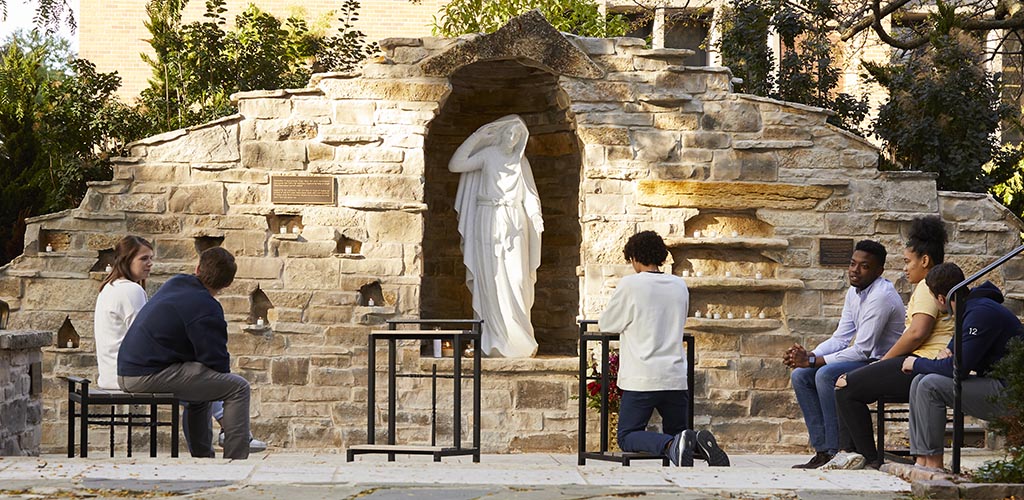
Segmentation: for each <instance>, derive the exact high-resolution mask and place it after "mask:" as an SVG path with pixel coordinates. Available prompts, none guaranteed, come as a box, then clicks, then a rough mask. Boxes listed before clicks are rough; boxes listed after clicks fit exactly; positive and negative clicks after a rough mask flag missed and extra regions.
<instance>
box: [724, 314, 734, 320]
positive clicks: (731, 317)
mask: <svg viewBox="0 0 1024 500" xmlns="http://www.w3.org/2000/svg"><path fill="white" fill-rule="evenodd" d="M734 317H735V316H733V314H732V313H726V315H725V319H733V318H734Z"/></svg>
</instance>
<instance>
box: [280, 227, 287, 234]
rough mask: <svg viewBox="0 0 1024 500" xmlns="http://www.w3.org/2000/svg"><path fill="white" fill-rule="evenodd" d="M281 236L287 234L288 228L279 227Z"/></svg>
mask: <svg viewBox="0 0 1024 500" xmlns="http://www.w3.org/2000/svg"><path fill="white" fill-rule="evenodd" d="M281 234H288V226H281Z"/></svg>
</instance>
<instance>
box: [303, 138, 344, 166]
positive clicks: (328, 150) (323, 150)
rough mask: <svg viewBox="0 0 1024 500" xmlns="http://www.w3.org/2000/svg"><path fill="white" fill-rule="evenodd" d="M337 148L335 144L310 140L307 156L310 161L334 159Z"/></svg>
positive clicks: (307, 146) (307, 145)
mask: <svg viewBox="0 0 1024 500" xmlns="http://www.w3.org/2000/svg"><path fill="white" fill-rule="evenodd" d="M336 149H337V148H335V147H334V146H331V145H328V144H321V143H319V142H309V143H307V144H306V158H307V159H308V160H309V161H310V163H312V162H315V161H326V160H333V159H334V153H335V150H336Z"/></svg>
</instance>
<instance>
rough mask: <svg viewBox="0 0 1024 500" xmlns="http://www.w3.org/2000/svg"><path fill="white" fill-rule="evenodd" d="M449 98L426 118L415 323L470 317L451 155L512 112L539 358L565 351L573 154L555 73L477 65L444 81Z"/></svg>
mask: <svg viewBox="0 0 1024 500" xmlns="http://www.w3.org/2000/svg"><path fill="white" fill-rule="evenodd" d="M451 85H452V93H451V96H449V98H448V100H447V101H446V102H445V104H444V106H443V107H442V108H441V112H440V113H439V114H438V117H437V118H436V119H434V120H433V122H431V125H430V131H429V133H428V135H427V139H426V145H425V155H426V191H425V198H426V202H427V206H428V207H429V208H428V210H427V213H426V215H425V221H424V223H425V226H426V227H425V231H424V239H423V265H424V276H423V284H422V288H421V291H422V293H421V299H420V300H421V302H420V304H421V305H420V307H421V315H422V317H423V318H446V319H468V318H473V308H472V297H471V295H470V293H469V289H468V288H467V287H466V269H465V266H464V265H463V262H462V251H461V249H460V241H461V237H460V235H459V230H458V219H457V217H456V213H455V210H454V208H453V203H454V200H455V194H456V191H457V189H458V185H459V174H455V173H451V172H449V171H448V160H449V159H450V158H451V156H452V154H453V153H454V152H455V149H456V148H458V147H459V145H460V144H462V142H463V141H464V140H465V139H466V138H467V137H468V136H469V135H470V134H472V133H473V132H474V131H475V130H476V129H477V128H478V127H480V126H481V125H483V124H485V123H488V122H491V121H493V120H495V119H498V118H500V117H502V116H505V115H509V114H518V115H519V116H521V117H522V118H523V120H524V121H525V122H526V124H527V127H528V128H529V129H530V140H529V142H528V143H527V148H526V157H527V159H528V160H529V161H530V165H531V167H532V169H533V176H534V179H535V181H536V183H537V190H538V192H539V193H540V199H541V209H542V211H543V214H544V233H543V235H542V238H541V242H542V248H541V266H540V268H539V269H538V270H537V285H536V301H535V302H534V306H533V310H532V321H533V326H534V329H535V332H534V333H535V336H536V339H537V343H538V354H562V355H565V354H572V353H574V352H575V349H576V340H575V337H576V328H575V326H574V322H575V318H576V315H577V314H578V311H579V291H578V288H579V279H578V277H577V276H576V267H577V266H579V264H580V257H579V244H580V237H581V236H580V224H579V216H578V207H579V190H578V189H577V188H576V187H577V186H579V184H580V170H581V167H580V148H579V139H577V137H576V134H575V128H576V126H575V123H574V121H573V119H572V117H571V114H570V112H569V108H568V98H567V97H566V95H565V92H564V91H562V90H561V88H559V86H558V76H557V75H555V74H552V73H550V72H548V71H545V70H542V69H538V68H534V67H530V66H526V65H524V64H522V63H520V62H518V61H515V60H504V61H487V62H476V63H473V64H470V65H467V66H465V67H463V68H461V69H459V70H458V71H456V72H455V73H454V74H453V75H452V76H451Z"/></svg>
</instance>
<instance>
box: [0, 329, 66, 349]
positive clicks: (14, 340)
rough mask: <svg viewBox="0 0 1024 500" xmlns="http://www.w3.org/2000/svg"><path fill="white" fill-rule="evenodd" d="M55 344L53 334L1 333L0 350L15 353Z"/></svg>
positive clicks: (39, 331) (36, 331) (27, 331)
mask: <svg viewBox="0 0 1024 500" xmlns="http://www.w3.org/2000/svg"><path fill="white" fill-rule="evenodd" d="M52 343H53V332H47V331H42V330H4V331H0V349H2V350H8V351H14V350H22V349H35V348H38V347H43V346H48V345H50V344H52Z"/></svg>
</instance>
